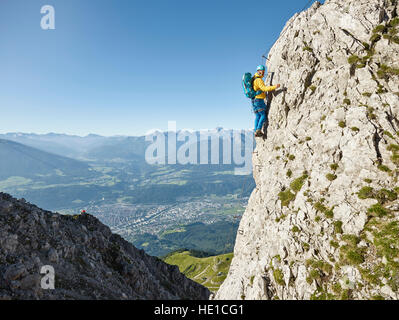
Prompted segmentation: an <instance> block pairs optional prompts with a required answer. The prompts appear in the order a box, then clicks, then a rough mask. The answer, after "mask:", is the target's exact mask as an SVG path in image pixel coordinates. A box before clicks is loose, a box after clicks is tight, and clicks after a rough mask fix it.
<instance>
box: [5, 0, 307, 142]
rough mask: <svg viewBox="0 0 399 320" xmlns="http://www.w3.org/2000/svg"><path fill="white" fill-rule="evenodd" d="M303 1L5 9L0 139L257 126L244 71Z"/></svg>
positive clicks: (90, 1) (107, 1)
mask: <svg viewBox="0 0 399 320" xmlns="http://www.w3.org/2000/svg"><path fill="white" fill-rule="evenodd" d="M306 2H307V1H306V0H304V1H299V0H286V1H270V0H262V1H260V0H252V1H244V0H241V1H236V0H201V1H199V0H195V1H194V0H152V1H136V0H41V1H38V0H1V1H0V111H1V117H0V132H1V133H5V132H17V131H18V132H35V133H48V132H57V133H68V134H78V135H86V134H88V133H96V134H101V135H140V134H145V133H146V132H147V131H148V130H151V129H155V128H158V129H161V130H166V129H167V123H168V120H174V121H177V127H178V129H183V128H192V129H205V128H215V127H217V126H222V127H225V128H235V129H242V128H252V123H253V115H252V114H251V111H250V103H249V100H248V99H246V98H245V96H244V95H243V93H242V89H241V77H242V74H243V73H244V72H247V71H250V72H254V69H255V68H256V65H258V64H259V63H260V62H261V55H262V54H263V53H264V51H265V50H266V49H267V48H268V47H269V46H270V45H271V44H272V43H273V42H274V41H275V40H276V39H277V38H278V36H279V33H280V32H281V30H282V28H283V26H284V25H285V23H286V21H287V20H288V19H289V18H290V17H291V16H292V15H294V14H295V13H296V12H298V11H300V10H301V9H302V8H303V6H304V5H305V4H306ZM46 4H48V5H52V6H54V8H55V23H56V25H55V26H56V30H47V31H44V30H42V29H41V27H40V20H41V17H42V15H41V13H40V9H41V7H42V6H43V5H46Z"/></svg>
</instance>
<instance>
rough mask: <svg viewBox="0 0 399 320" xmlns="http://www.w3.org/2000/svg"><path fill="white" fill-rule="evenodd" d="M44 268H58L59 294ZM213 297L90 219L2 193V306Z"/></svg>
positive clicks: (57, 283)
mask: <svg viewBox="0 0 399 320" xmlns="http://www.w3.org/2000/svg"><path fill="white" fill-rule="evenodd" d="M43 266H50V267H52V268H54V275H55V283H54V289H51V286H50V284H51V279H50V280H49V279H48V276H49V275H48V274H46V273H44V272H43V270H42V268H43ZM41 271H42V272H43V274H41V273H40V272H41ZM46 277H47V278H46ZM42 282H44V285H43V283H42ZM209 294H210V292H209V291H208V289H206V288H205V287H203V286H201V285H199V284H197V283H195V282H193V281H192V280H189V279H188V278H186V277H185V276H184V275H183V274H181V273H180V272H179V270H178V268H177V267H176V266H171V265H167V264H166V263H164V262H163V261H161V260H160V259H158V258H155V257H151V256H148V255H147V254H145V253H144V251H142V250H138V249H136V248H135V247H134V246H133V245H131V244H130V243H128V242H127V241H125V240H124V239H122V238H121V237H120V236H119V235H116V234H112V233H111V231H110V229H109V228H108V227H107V226H105V225H103V224H102V223H101V222H100V221H99V220H98V219H97V218H95V217H93V216H91V215H89V214H82V215H76V216H67V215H60V214H57V213H52V212H48V211H44V210H41V209H39V208H38V207H36V206H34V205H31V204H29V203H26V202H25V201H23V200H16V199H14V198H12V197H11V196H9V195H7V194H4V193H0V300H4V299H207V298H208V297H209Z"/></svg>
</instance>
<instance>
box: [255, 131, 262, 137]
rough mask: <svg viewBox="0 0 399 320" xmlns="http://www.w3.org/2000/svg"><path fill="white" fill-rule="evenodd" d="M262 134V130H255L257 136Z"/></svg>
mask: <svg viewBox="0 0 399 320" xmlns="http://www.w3.org/2000/svg"><path fill="white" fill-rule="evenodd" d="M261 136H262V130H259V129H258V130H256V131H255V137H261Z"/></svg>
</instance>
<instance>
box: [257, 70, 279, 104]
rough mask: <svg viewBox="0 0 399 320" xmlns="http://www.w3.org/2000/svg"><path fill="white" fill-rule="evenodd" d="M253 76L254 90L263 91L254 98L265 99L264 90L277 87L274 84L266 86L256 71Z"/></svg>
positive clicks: (271, 89)
mask: <svg viewBox="0 0 399 320" xmlns="http://www.w3.org/2000/svg"><path fill="white" fill-rule="evenodd" d="M254 78H255V79H254V83H253V88H254V91H263V92H262V93H261V94H259V95H257V96H256V97H255V99H266V92H269V91H273V90H276V89H277V87H276V86H266V85H265V83H264V82H263V80H262V76H261V75H259V74H258V73H255V75H254Z"/></svg>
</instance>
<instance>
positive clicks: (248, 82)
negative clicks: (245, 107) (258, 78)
mask: <svg viewBox="0 0 399 320" xmlns="http://www.w3.org/2000/svg"><path fill="white" fill-rule="evenodd" d="M253 82H254V78H253V77H252V74H250V73H249V72H247V73H245V74H244V76H243V77H242V88H243V89H244V94H245V96H246V97H247V98H249V99H254V98H255V97H256V96H257V95H259V94H261V93H262V91H254V88H253V86H252V85H253Z"/></svg>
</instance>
